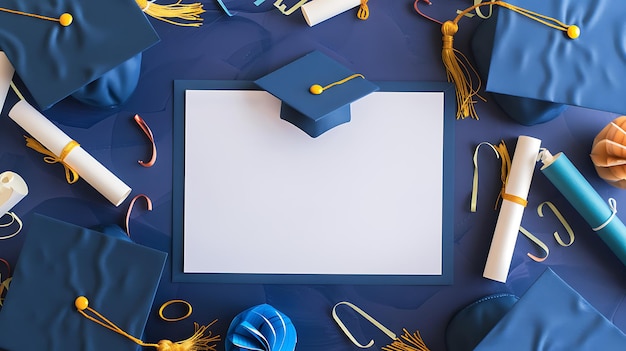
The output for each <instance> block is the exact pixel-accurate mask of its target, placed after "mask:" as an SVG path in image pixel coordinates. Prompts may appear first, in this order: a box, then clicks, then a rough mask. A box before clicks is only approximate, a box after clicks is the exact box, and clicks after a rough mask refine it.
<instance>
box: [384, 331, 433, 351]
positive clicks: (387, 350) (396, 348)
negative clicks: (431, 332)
mask: <svg viewBox="0 0 626 351" xmlns="http://www.w3.org/2000/svg"><path fill="white" fill-rule="evenodd" d="M402 330H403V331H404V335H402V336H401V337H400V338H397V339H395V340H394V341H393V342H392V343H391V344H389V345H387V346H384V347H382V348H381V350H382V351H430V349H429V348H428V347H426V344H425V343H424V340H422V336H421V335H420V332H419V331H416V332H415V333H413V334H410V333H409V331H408V330H406V329H402Z"/></svg>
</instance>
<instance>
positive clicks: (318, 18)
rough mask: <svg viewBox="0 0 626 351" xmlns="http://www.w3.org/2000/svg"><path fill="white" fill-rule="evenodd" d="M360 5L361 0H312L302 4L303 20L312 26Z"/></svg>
mask: <svg viewBox="0 0 626 351" xmlns="http://www.w3.org/2000/svg"><path fill="white" fill-rule="evenodd" d="M360 5H361V0H313V1H309V2H307V3H306V4H304V5H302V7H301V8H300V9H301V10H302V15H303V16H304V20H305V21H306V23H307V24H308V25H309V27H313V26H314V25H316V24H318V23H321V22H324V21H326V20H327V19H330V18H332V17H335V16H337V15H338V14H340V13H344V12H346V11H348V10H350V9H352V8H355V7H357V6H360Z"/></svg>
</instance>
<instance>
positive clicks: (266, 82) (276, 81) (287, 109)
mask: <svg viewBox="0 0 626 351" xmlns="http://www.w3.org/2000/svg"><path fill="white" fill-rule="evenodd" d="M255 83H256V84H257V85H258V86H260V87H261V88H262V89H264V90H266V91H268V92H269V93H270V94H272V95H274V96H275V97H277V98H278V99H280V100H281V101H282V102H283V103H282V105H281V111H280V117H281V118H282V119H284V120H286V121H288V122H290V123H292V124H294V125H295V126H297V127H298V128H300V129H302V130H303V131H304V132H305V133H307V134H309V135H310V136H311V137H314V138H315V137H318V136H319V135H321V134H322V133H324V132H326V131H328V130H330V129H331V128H334V127H336V126H338V125H340V124H342V123H346V122H349V121H350V104H351V103H352V102H354V101H356V100H358V99H360V98H362V97H364V96H366V95H368V94H370V93H372V92H374V91H376V90H378V89H379V87H378V86H377V85H376V84H374V83H372V82H370V81H368V80H366V79H365V77H364V76H363V75H360V74H357V73H355V72H353V71H351V70H350V69H348V68H347V67H345V66H343V65H342V64H340V63H339V62H337V61H335V60H333V59H332V58H330V57H328V56H326V55H324V54H323V53H321V52H319V51H313V52H311V53H309V54H307V55H305V56H303V57H301V58H299V59H297V60H295V61H293V62H291V63H290V64H288V65H286V66H283V67H282V68H279V69H278V70H276V71H274V72H272V73H270V74H268V75H266V76H264V77H262V78H260V79H258V80H256V81H255ZM314 86H315V87H314ZM312 87H314V88H312ZM316 89H317V90H316Z"/></svg>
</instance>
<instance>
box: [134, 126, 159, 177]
mask: <svg viewBox="0 0 626 351" xmlns="http://www.w3.org/2000/svg"><path fill="white" fill-rule="evenodd" d="M133 119H134V120H135V122H137V125H139V128H141V130H143V132H144V134H146V136H147V137H148V140H150V143H151V144H152V157H151V158H150V160H149V161H148V162H144V161H142V160H139V161H137V162H138V163H139V164H140V165H142V166H144V167H152V166H153V165H154V163H155V162H156V157H157V151H156V144H155V142H154V135H153V134H152V130H150V127H148V124H147V123H146V121H144V120H143V118H141V117H140V116H139V115H137V114H136V115H135V117H133Z"/></svg>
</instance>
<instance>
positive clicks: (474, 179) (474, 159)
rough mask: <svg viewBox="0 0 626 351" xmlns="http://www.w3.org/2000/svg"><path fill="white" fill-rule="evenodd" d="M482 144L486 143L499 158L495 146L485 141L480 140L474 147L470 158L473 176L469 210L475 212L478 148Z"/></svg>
mask: <svg viewBox="0 0 626 351" xmlns="http://www.w3.org/2000/svg"><path fill="white" fill-rule="evenodd" d="M483 145H488V146H489V147H490V148H491V149H492V150H493V152H494V153H495V154H496V158H500V153H499V152H498V150H497V149H496V147H495V146H493V145H492V144H491V143H488V142H486V141H483V142H481V143H480V144H478V145H477V146H476V148H475V149H474V157H473V158H472V160H473V162H474V176H473V177H472V199H471V202H470V211H471V212H476V204H477V202H478V150H479V149H480V147H481V146H483Z"/></svg>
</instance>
